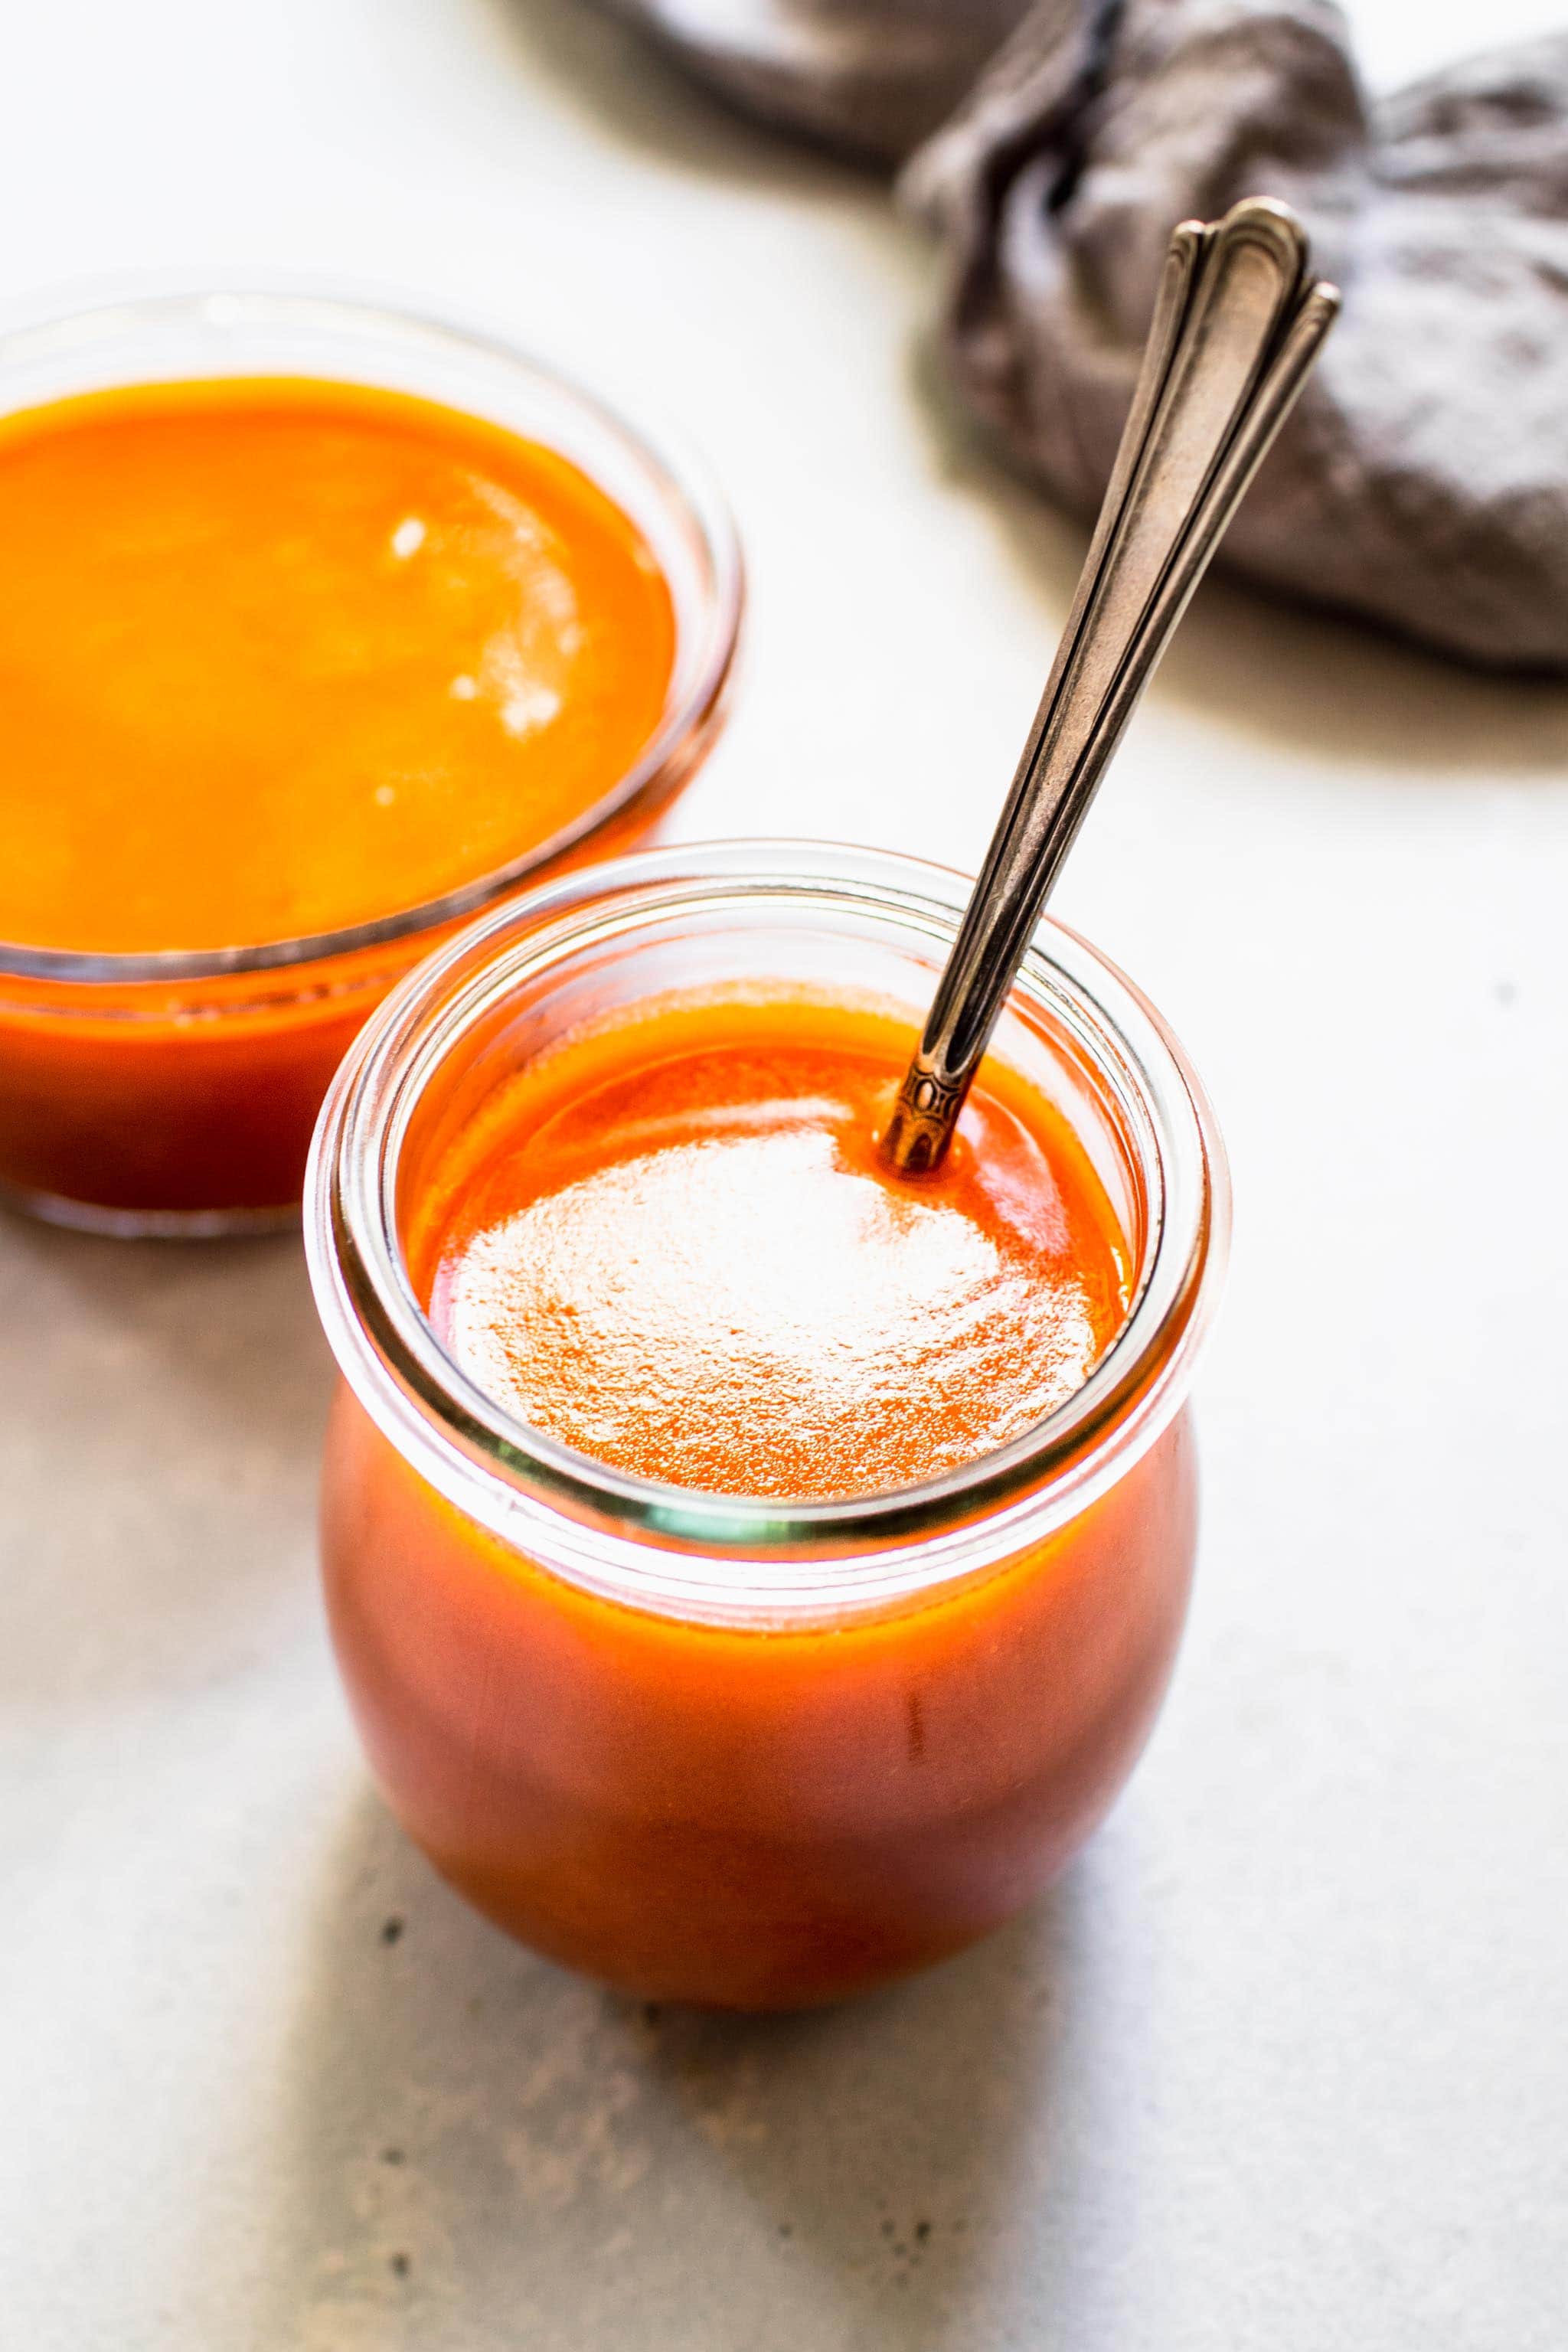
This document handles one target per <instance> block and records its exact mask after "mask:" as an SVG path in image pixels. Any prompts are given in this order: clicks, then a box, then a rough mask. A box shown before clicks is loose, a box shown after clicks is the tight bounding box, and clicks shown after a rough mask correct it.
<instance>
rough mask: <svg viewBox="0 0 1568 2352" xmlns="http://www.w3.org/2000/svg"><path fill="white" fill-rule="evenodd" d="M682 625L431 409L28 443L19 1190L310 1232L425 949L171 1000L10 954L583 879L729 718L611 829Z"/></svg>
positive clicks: (7, 994)
mask: <svg viewBox="0 0 1568 2352" xmlns="http://www.w3.org/2000/svg"><path fill="white" fill-rule="evenodd" d="M676 627H677V623H676V613H675V606H674V601H673V598H672V594H671V591H670V588H669V585H668V582H667V580H666V579H665V577H664V574H663V572H661V570H660V568H659V565H658V562H656V560H655V558H654V555H653V553H652V551H651V550H650V548H649V546H648V545H647V541H645V539H644V537H643V535H642V533H641V532H640V530H638V529H637V526H636V524H634V522H633V521H632V520H631V519H630V518H629V517H628V516H627V515H626V513H624V512H623V511H622V510H621V509H620V508H619V507H618V506H617V505H616V503H615V502H614V500H613V499H610V498H609V497H608V496H607V495H606V494H605V491H604V490H602V489H601V488H599V487H598V486H597V485H596V483H595V482H594V481H592V480H590V478H588V476H587V475H586V474H585V473H584V472H583V471H582V470H580V469H579V468H578V467H576V466H575V465H574V464H573V463H572V462H571V461H570V459H569V458H567V457H565V456H563V455H562V454H561V453H560V452H559V451H557V450H555V449H553V448H551V447H547V446H543V445H542V444H540V443H537V442H533V441H529V440H527V439H524V438H521V437H520V436H518V435H515V434H513V433H510V432H509V431H507V430H505V429H503V428H502V427H501V426H500V425H492V424H489V423H487V422H485V421H483V420H481V419H479V418H477V417H474V416H470V415H463V414H459V413H458V412H457V411H455V410H452V409H449V408H447V407H444V406H440V405H438V404H435V403H432V402H429V401H426V400H421V399H416V398H415V397H413V396H411V395H406V394H401V393H395V392H390V391H384V390H380V389H375V388H373V387H370V386H366V385H359V384H351V383H333V382H326V381H320V382H318V381H314V380H308V379H303V378H292V377H270V376H268V377H257V378H253V379H252V378H220V379H214V380H202V381H195V382H188V383H142V384H133V385H131V386H127V387H124V388H121V389H117V390H112V391H104V392H94V393H89V394H81V395H79V396H77V397H73V398H70V399H67V400H62V401H59V402H58V403H56V404H52V405H50V406H47V407H40V408H35V409H31V410H26V411H21V412H16V413H14V414H12V415H8V416H5V417H0V703H3V707H4V711H5V760H4V762H3V763H0V834H3V836H4V840H5V856H4V857H3V858H0V1193H3V1194H5V1195H6V1196H8V1197H10V1198H11V1199H12V1200H14V1201H18V1202H23V1203H24V1204H27V1205H33V1206H36V1207H39V1208H41V1209H42V1210H43V1211H44V1213H47V1214H56V1215H60V1214H63V1215H65V1216H67V1217H68V1219H71V1220H73V1221H77V1220H79V1221H84V1222H100V1223H110V1225H111V1226H112V1227H113V1229H115V1230H140V1229H142V1227H143V1224H144V1222H145V1221H146V1220H148V1219H149V1218H150V1219H152V1220H153V1223H154V1224H156V1223H158V1222H159V1221H163V1223H165V1224H166V1223H168V1222H169V1221H170V1220H174V1221H176V1222H177V1221H178V1220H180V1219H188V1218H191V1217H195V1218H199V1219H202V1220H204V1221H206V1222H207V1223H211V1222H212V1221H214V1220H215V1219H216V1220H223V1219H230V1220H231V1221H232V1220H237V1221H238V1222H242V1223H243V1222H246V1221H247V1220H250V1219H253V1218H256V1217H261V1218H263V1219H265V1218H268V1217H270V1216H273V1215H275V1214H278V1213H283V1214H287V1213H289V1209H290V1207H291V1206H292V1205H293V1204H294V1203H296V1202H297V1201H298V1197H299V1192H300V1180H301V1177H302V1174H303V1171H304V1164H305V1157H306V1153H307V1150H308V1148H309V1143H310V1129H311V1126H312V1124H313V1121H314V1118H315V1114H316V1111H317V1109H318V1108H319V1106H320V1103H321V1096H322V1093H323V1091H324V1088H325V1087H326V1085H327V1083H328V1081H329V1079H330V1077H331V1072H332V1070H333V1068H334V1066H336V1063H337V1062H338V1060H339V1059H340V1058H341V1056H342V1052H343V1050H344V1048H345V1047H346V1045H348V1044H349V1043H350V1041H351V1040H352V1038H353V1034H354V1033H355V1031H356V1030H357V1029H358V1027H359V1025H360V1024H361V1023H362V1022H363V1019H364V1017H365V1015H366V1014H367V1013H369V1012H370V1011H371V1009H372V1008H373V1007H374V1004H375V1003H376V1002H377V1001H378V1000H379V998H380V996H381V995H382V994H383V993H384V991H385V989H386V987H387V986H388V985H389V984H390V982H392V981H393V980H394V979H395V978H396V977H398V976H399V974H400V972H401V971H403V970H405V968H406V967H407V965H408V964H409V963H411V962H412V961H414V960H415V959H416V957H417V956H418V955H420V954H422V953H423V952H424V951H425V950H426V948H427V947H428V946H429V945H430V944H431V943H432V940H433V938H434V937H435V934H434V933H432V932H431V931H429V930H421V929H419V928H418V927H417V926H416V927H414V928H413V929H405V930H402V931H401V932H399V934H398V935H397V936H396V937H395V939H394V940H391V941H390V942H389V943H388V944H387V945H385V946H383V947H377V948H371V949H362V950H358V951H357V952H356V953H354V954H342V955H338V956H335V957H333V958H332V959H331V961H312V960H306V961H294V962H289V963H287V964H282V965H279V966H277V967H275V968H269V969H266V970H262V971H248V972H247V971H239V972H237V973H226V974H222V975H219V976H217V977H216V978H212V979H209V980H205V981H204V980H192V981H183V982H167V983H165V982H162V981H158V982H132V981H129V980H125V979H123V978H121V977H118V976H114V975H110V976H107V977H105V978H103V979H102V980H99V979H91V980H83V979H79V978H72V979H69V980H66V979H60V980H56V979H54V978H52V977H48V976H44V977H40V976H38V975H37V973H36V972H34V973H31V974H29V973H28V972H27V971H26V970H25V969H22V968H20V966H21V961H22V960H21V959H19V958H16V957H13V959H12V961H11V962H10V964H9V966H8V965H7V958H6V947H7V945H8V946H10V947H11V948H12V949H13V950H44V951H48V950H68V951H73V950H74V951H77V952H85V953H89V954H102V955H107V956H115V955H124V954H143V953H149V952H151V953H154V954H156V953H162V952H165V951H170V950H175V951H186V952H195V953H201V952H205V951H210V950H226V949H237V950H246V949H251V948H257V947H268V946H272V945H274V944H277V943H283V942H289V941H295V940H306V939H311V938H317V937H321V935H324V934H331V933H334V932H339V931H342V930H345V929H352V928H353V927H355V926H357V925H361V924H366V923H375V922H379V921H381V920H384V919H388V918H396V917H398V916H402V915H405V914H409V913H413V912H415V911H416V910H417V909H418V908H421V907H423V906H426V905H427V904H429V903H430V902H431V901H433V900H436V899H438V898H442V897H444V896H445V895H446V894H447V893H449V892H451V891H454V890H457V889H459V888H461V887H463V886H465V885H468V884H473V883H476V882H479V883H482V882H483V881H484V879H485V878H486V877H489V876H491V875H493V874H496V873H498V872H502V871H505V870H506V869H507V868H509V867H510V866H513V865H514V864H517V863H520V862H521V863H522V864H523V865H524V866H528V868H529V871H530V874H531V877H532V876H533V875H535V874H537V872H538V870H539V863H537V862H531V861H541V862H548V861H549V860H550V858H551V856H552V854H554V853H552V848H551V845H552V844H553V843H555V842H556V841H557V838H558V836H560V835H562V834H563V832H567V831H569V830H571V829H574V828H575V829H577V830H578V831H579V832H581V831H582V828H584V826H586V827H587V828H588V829H587V830H586V832H583V833H582V837H581V838H580V839H576V840H574V843H573V845H572V846H571V848H570V849H569V851H567V852H566V853H565V854H566V855H569V856H572V857H574V858H575V857H584V856H594V855H599V856H603V855H606V854H608V853H609V852H610V851H611V850H613V849H625V848H627V847H630V846H633V845H635V843H636V841H637V838H638V837H639V836H640V835H641V834H642V833H644V832H646V830H647V827H648V825H649V824H651V823H652V822H653V820H654V818H655V816H656V815H657V814H658V805H659V803H661V801H662V798H663V797H664V795H665V794H666V793H667V792H668V790H670V789H673V787H674V785H675V783H677V782H679V781H680V780H681V778H682V777H683V775H684V774H685V773H686V772H689V767H690V766H691V764H693V761H694V757H695V748H696V746H697V744H698V742H699V741H700V740H702V738H701V735H700V726H701V725H702V724H705V723H706V720H707V718H708V716H709V714H706V713H705V714H702V717H701V719H700V721H698V722H694V725H693V730H692V732H691V736H690V739H689V741H687V742H686V743H684V744H683V745H682V746H681V747H679V750H678V751H675V752H672V756H671V759H670V760H669V761H668V762H666V764H665V767H664V768H663V769H662V770H661V772H660V780H659V782H658V783H657V784H656V785H655V786H654V787H653V788H652V790H651V791H650V792H649V793H645V794H642V795H638V796H637V797H635V798H634V799H632V800H631V801H630V802H629V803H627V804H626V806H625V807H624V808H620V807H616V806H615V804H614V796H615V795H616V792H617V789H618V788H619V787H620V786H621V785H622V784H623V782H625V780H626V778H627V777H628V775H629V774H630V773H631V772H633V771H634V769H635V768H636V766H637V761H638V760H639V759H640V757H641V755H642V754H643V752H644V751H645V750H646V749H647V746H648V744H649V742H650V741H651V740H652V739H653V737H654V736H655V734H656V732H657V731H658V728H659V726H660V724H661V722H662V719H663V718H664V714H665V711H666V708H667V705H668V698H669V693H670V687H671V679H672V676H673V672H674V666H675V658H676ZM604 803H611V808H610V813H609V814H605V815H601V816H599V817H597V818H595V811H596V810H599V809H600V808H601V805H602V804H604ZM182 1229H183V1228H182Z"/></svg>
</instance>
